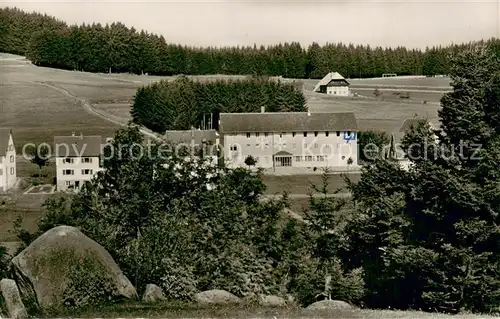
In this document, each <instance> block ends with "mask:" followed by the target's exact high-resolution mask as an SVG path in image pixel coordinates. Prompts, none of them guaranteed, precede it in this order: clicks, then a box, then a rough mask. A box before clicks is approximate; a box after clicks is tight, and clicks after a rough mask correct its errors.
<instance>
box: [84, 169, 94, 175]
mask: <svg viewBox="0 0 500 319" xmlns="http://www.w3.org/2000/svg"><path fill="white" fill-rule="evenodd" d="M82 175H92V170H91V169H82Z"/></svg>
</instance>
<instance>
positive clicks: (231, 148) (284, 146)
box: [229, 143, 331, 151]
mask: <svg viewBox="0 0 500 319" xmlns="http://www.w3.org/2000/svg"><path fill="white" fill-rule="evenodd" d="M247 146H248V147H250V146H252V145H251V144H247ZM330 146H331V145H330V144H325V148H330ZM255 147H262V145H261V144H259V143H256V144H255ZM264 147H266V148H269V144H268V143H266V144H264ZM308 147H309V144H307V143H304V148H308ZM278 148H286V143H283V144H280V145H279V146H278ZM296 148H297V143H292V149H296ZM314 148H319V143H314ZM229 150H231V151H237V150H238V146H237V145H231V146H230V147H229Z"/></svg>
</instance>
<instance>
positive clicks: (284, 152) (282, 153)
mask: <svg viewBox="0 0 500 319" xmlns="http://www.w3.org/2000/svg"><path fill="white" fill-rule="evenodd" d="M292 155H293V154H292V153H290V152H287V151H279V152H277V153H276V154H274V156H292Z"/></svg>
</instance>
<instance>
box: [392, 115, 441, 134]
mask: <svg viewBox="0 0 500 319" xmlns="http://www.w3.org/2000/svg"><path fill="white" fill-rule="evenodd" d="M420 122H428V123H429V125H430V126H431V129H433V125H432V123H431V121H429V120H426V119H419V118H411V119H406V120H405V121H404V122H403V125H402V126H401V128H400V129H399V131H400V132H403V133H404V132H407V131H409V130H410V129H411V128H412V127H414V128H416V127H417V126H418V124H419V123H420Z"/></svg>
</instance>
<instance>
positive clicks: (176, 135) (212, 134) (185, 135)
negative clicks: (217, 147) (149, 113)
mask: <svg viewBox="0 0 500 319" xmlns="http://www.w3.org/2000/svg"><path fill="white" fill-rule="evenodd" d="M163 138H164V139H165V140H166V141H168V142H171V143H173V144H179V143H189V144H190V143H191V142H192V141H193V140H194V143H195V144H201V143H202V142H203V140H206V141H207V142H211V143H212V144H215V141H216V139H217V132H216V131H215V130H185V131H167V132H166V133H165V135H163Z"/></svg>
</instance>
